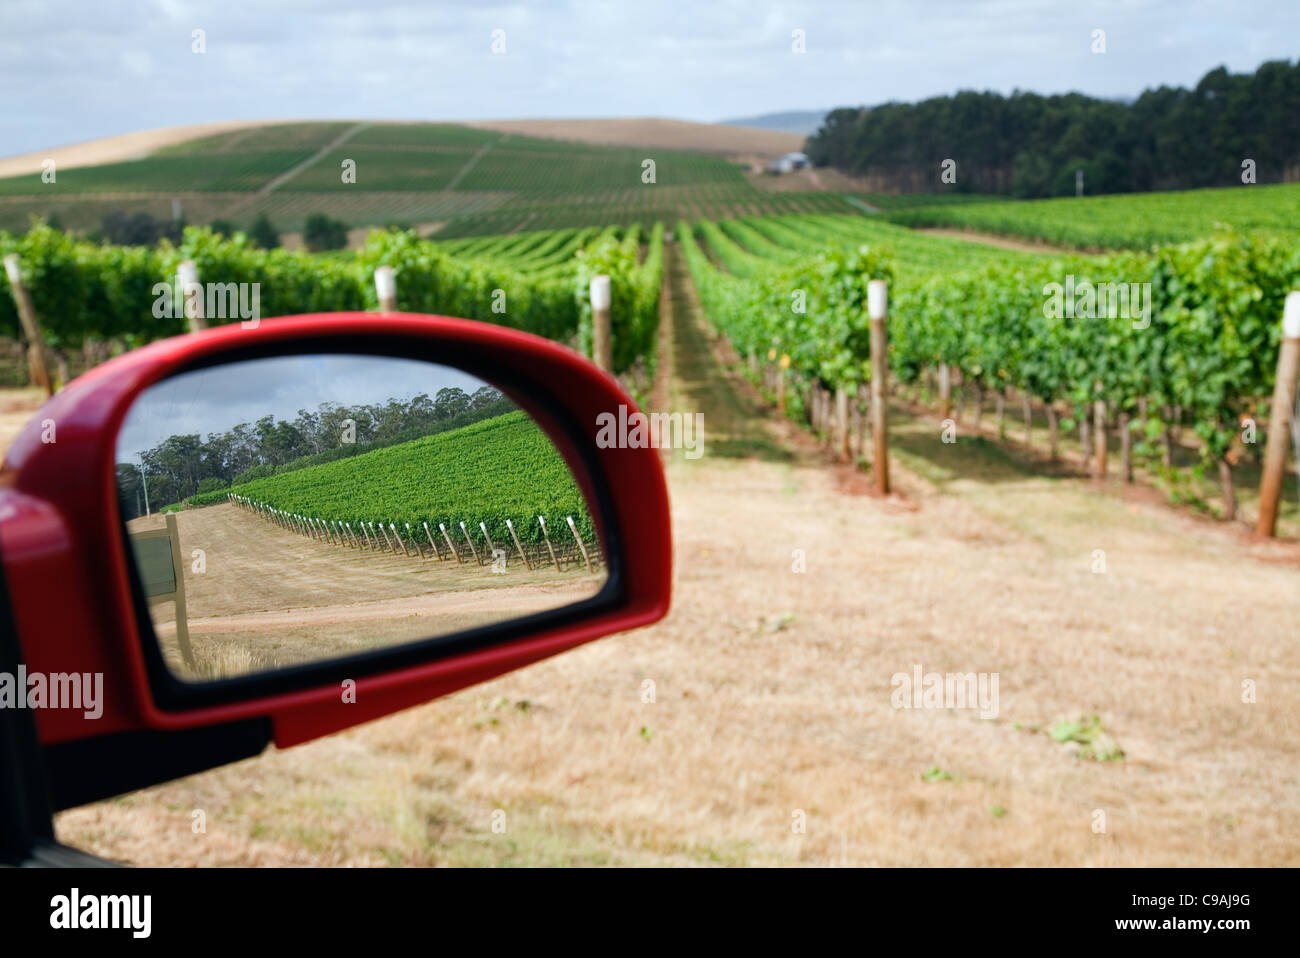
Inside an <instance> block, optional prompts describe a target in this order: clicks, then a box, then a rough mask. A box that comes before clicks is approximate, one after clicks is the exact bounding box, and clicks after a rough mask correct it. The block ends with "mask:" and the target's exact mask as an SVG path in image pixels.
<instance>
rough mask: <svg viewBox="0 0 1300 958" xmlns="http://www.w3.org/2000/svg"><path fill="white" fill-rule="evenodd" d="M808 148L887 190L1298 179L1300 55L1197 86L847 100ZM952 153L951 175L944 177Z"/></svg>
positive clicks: (1057, 189)
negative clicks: (1121, 96) (870, 103)
mask: <svg viewBox="0 0 1300 958" xmlns="http://www.w3.org/2000/svg"><path fill="white" fill-rule="evenodd" d="M805 150H806V152H807V153H808V155H809V157H810V158H811V160H812V161H813V163H815V164H817V165H821V166H833V167H836V168H838V169H840V170H842V171H844V172H845V173H849V174H851V175H855V176H861V177H865V178H867V179H868V180H869V182H870V186H869V188H870V189H878V190H880V191H901V192H941V191H948V190H955V191H958V192H974V193H1000V194H1008V195H1011V196H1016V197H1026V198H1027V197H1046V196H1064V195H1073V193H1074V191H1075V171H1076V170H1082V171H1083V174H1084V189H1085V192H1087V193H1089V194H1092V193H1127V192H1140V191H1149V190H1171V189H1195V188H1198V187H1212V186H1230V185H1239V184H1241V183H1243V182H1251V181H1253V182H1259V183H1277V182H1283V181H1292V180H1296V179H1300V60H1297V62H1296V63H1295V64H1294V65H1292V64H1291V63H1290V61H1288V60H1274V61H1270V62H1267V63H1264V64H1262V65H1261V66H1260V67H1259V69H1257V70H1256V71H1255V72H1253V73H1239V74H1232V73H1229V72H1228V70H1227V69H1226V68H1225V67H1219V68H1217V69H1214V70H1211V71H1210V72H1209V73H1207V74H1205V76H1203V77H1202V78H1201V80H1200V82H1199V83H1197V84H1196V86H1195V88H1193V89H1191V90H1188V89H1185V88H1183V87H1168V86H1161V87H1159V88H1157V89H1149V90H1146V91H1144V92H1143V93H1142V95H1141V96H1139V97H1138V98H1137V99H1136V100H1134V101H1133V102H1131V103H1123V102H1118V101H1114V100H1102V99H1097V98H1095V97H1090V96H1085V95H1084V94H1081V93H1068V94H1063V95H1057V96H1040V95H1039V94H1036V93H1027V92H1024V91H1020V90H1016V91H1013V92H1012V94H1011V95H1010V96H1003V95H1002V94H1000V93H991V92H983V93H979V92H974V91H963V92H959V93H957V94H956V95H953V96H940V97H933V98H931V99H928V100H923V101H921V102H919V103H886V104H883V105H881V106H876V107H857V108H841V109H837V110H833V111H831V113H830V114H828V115H827V117H826V119H825V121H824V122H823V124H822V127H821V128H820V129H819V130H818V131H817V132H816V133H815V134H814V135H813V136H812V137H810V138H809V140H808V143H807V146H806V147H805ZM949 159H950V160H954V161H955V162H956V167H955V170H954V173H955V181H952V182H948V181H945V180H943V179H941V167H942V164H943V163H944V161H945V160H949ZM1248 160H1249V161H1251V163H1250V164H1247V163H1246V161H1248ZM1252 164H1253V165H1252ZM1248 170H1249V175H1250V179H1247V178H1246V177H1247V171H1248Z"/></svg>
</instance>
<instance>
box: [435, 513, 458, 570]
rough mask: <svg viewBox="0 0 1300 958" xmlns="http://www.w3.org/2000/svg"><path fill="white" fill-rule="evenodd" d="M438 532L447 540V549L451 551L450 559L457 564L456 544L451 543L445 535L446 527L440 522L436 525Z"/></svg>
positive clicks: (449, 538)
mask: <svg viewBox="0 0 1300 958" xmlns="http://www.w3.org/2000/svg"><path fill="white" fill-rule="evenodd" d="M438 531H439V532H441V533H442V537H443V538H444V539H446V540H447V548H448V549H450V550H451V557H452V558H453V559H455V560H456V561H457V562H459V561H460V553H459V552H457V551H456V543H454V542H452V541H451V536H449V535H447V527H446V526H445V525H443V524H442V523H441V522H440V523H438Z"/></svg>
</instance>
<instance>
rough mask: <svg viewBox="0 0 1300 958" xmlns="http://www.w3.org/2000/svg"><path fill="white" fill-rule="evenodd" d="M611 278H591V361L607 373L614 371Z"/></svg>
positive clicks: (601, 276)
mask: <svg viewBox="0 0 1300 958" xmlns="http://www.w3.org/2000/svg"><path fill="white" fill-rule="evenodd" d="M610 302H611V297H610V291H609V277H608V276H606V275H604V274H603V273H602V274H601V275H600V276H593V277H592V278H591V361H592V362H594V363H595V364H596V365H597V366H599V367H600V368H601V369H603V370H605V372H607V373H612V372H613V371H614V338H613V332H612V330H611V327H610V315H609V314H610Z"/></svg>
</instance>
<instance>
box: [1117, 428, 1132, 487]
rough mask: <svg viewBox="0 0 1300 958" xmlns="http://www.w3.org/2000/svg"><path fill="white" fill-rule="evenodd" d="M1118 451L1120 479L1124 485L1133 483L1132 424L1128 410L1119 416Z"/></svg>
mask: <svg viewBox="0 0 1300 958" xmlns="http://www.w3.org/2000/svg"><path fill="white" fill-rule="evenodd" d="M1119 451H1120V460H1121V465H1120V470H1121V478H1122V479H1123V480H1124V482H1126V483H1132V482H1133V424H1132V422H1131V421H1130V419H1129V414H1128V410H1124V411H1123V412H1121V413H1120V414H1119Z"/></svg>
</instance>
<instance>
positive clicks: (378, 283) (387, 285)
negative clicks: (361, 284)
mask: <svg viewBox="0 0 1300 958" xmlns="http://www.w3.org/2000/svg"><path fill="white" fill-rule="evenodd" d="M375 292H376V293H378V294H379V298H380V299H392V298H393V297H395V296H396V295H397V280H396V279H395V278H394V276H393V267H391V266H379V267H377V268H376V269H375Z"/></svg>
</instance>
